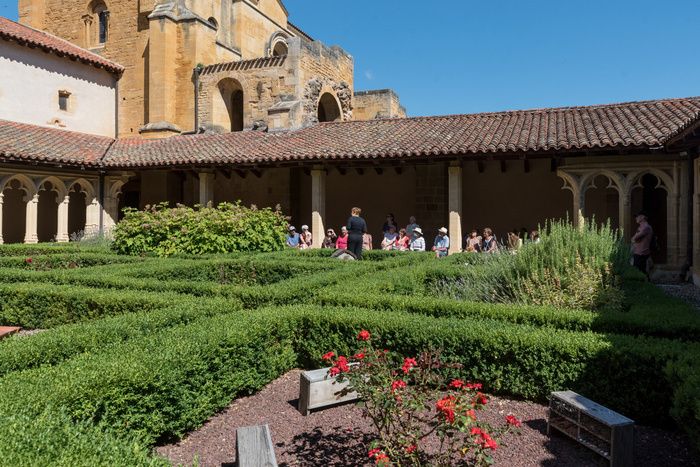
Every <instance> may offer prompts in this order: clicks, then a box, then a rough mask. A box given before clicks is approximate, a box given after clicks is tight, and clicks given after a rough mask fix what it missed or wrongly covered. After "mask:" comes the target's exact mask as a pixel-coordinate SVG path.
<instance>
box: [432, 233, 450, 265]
mask: <svg viewBox="0 0 700 467" xmlns="http://www.w3.org/2000/svg"><path fill="white" fill-rule="evenodd" d="M433 251H434V252H435V257H436V258H444V257H445V256H447V253H448V252H449V251H450V237H448V236H447V228H445V227H441V228H440V230H438V234H437V237H435V241H434V242H433Z"/></svg>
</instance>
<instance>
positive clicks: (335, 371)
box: [328, 366, 340, 376]
mask: <svg viewBox="0 0 700 467" xmlns="http://www.w3.org/2000/svg"><path fill="white" fill-rule="evenodd" d="M328 373H330V375H331V376H338V375H339V374H340V370H339V369H338V367H335V366H334V367H333V368H331V369H330V370H328Z"/></svg>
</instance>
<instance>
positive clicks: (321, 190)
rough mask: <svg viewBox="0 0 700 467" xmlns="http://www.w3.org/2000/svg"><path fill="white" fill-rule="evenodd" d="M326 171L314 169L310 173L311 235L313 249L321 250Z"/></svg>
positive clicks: (323, 233)
mask: <svg viewBox="0 0 700 467" xmlns="http://www.w3.org/2000/svg"><path fill="white" fill-rule="evenodd" d="M325 218H326V171H325V170H323V169H322V168H320V167H314V169H313V170H312V171H311V233H312V234H313V236H314V242H313V248H321V246H322V245H323V238H324V236H325V233H326V228H325V226H324V220H325Z"/></svg>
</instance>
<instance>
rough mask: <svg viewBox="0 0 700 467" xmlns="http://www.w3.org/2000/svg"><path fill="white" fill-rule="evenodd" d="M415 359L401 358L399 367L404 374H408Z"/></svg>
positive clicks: (414, 364) (414, 363)
mask: <svg viewBox="0 0 700 467" xmlns="http://www.w3.org/2000/svg"><path fill="white" fill-rule="evenodd" d="M416 365H417V363H416V359H415V358H404V359H403V366H402V367H401V369H402V370H403V372H404V374H408V372H409V371H411V368H413V367H414V366H416Z"/></svg>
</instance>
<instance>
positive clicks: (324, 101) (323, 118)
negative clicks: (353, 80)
mask: <svg viewBox="0 0 700 467" xmlns="http://www.w3.org/2000/svg"><path fill="white" fill-rule="evenodd" d="M341 116H342V112H341V111H340V106H339V105H338V101H337V100H336V98H335V97H334V96H333V94H331V93H329V92H326V93H324V94H323V95H322V96H321V99H320V100H319V101H318V121H319V122H337V121H340V120H342V118H341Z"/></svg>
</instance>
